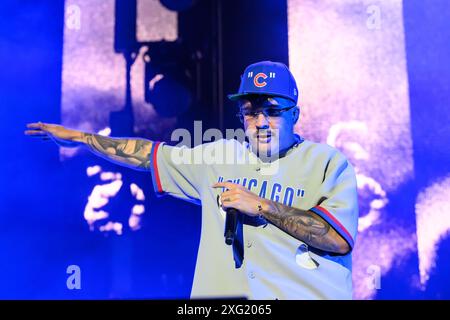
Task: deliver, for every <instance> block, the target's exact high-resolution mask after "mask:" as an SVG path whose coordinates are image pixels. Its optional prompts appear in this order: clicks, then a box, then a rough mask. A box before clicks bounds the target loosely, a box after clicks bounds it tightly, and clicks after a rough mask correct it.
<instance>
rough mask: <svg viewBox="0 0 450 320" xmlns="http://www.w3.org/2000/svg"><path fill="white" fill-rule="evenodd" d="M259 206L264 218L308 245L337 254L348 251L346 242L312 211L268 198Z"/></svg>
mask: <svg viewBox="0 0 450 320" xmlns="http://www.w3.org/2000/svg"><path fill="white" fill-rule="evenodd" d="M261 208H262V210H261V214H262V216H263V217H264V218H266V219H267V220H269V221H270V222H272V223H273V224H274V225H276V226H277V227H278V228H280V229H282V230H284V231H285V232H287V233H289V234H290V235H291V236H293V237H295V238H297V239H299V240H301V241H304V242H305V243H306V244H308V245H309V246H312V247H314V248H317V249H320V250H323V251H327V252H334V253H339V254H347V253H348V252H349V251H350V246H349V245H348V243H347V242H346V241H345V240H344V239H343V238H342V237H341V236H340V235H339V234H338V233H337V232H336V230H334V229H333V228H332V227H331V226H330V225H329V224H328V222H326V221H325V220H324V219H322V218H321V217H320V216H318V215H317V214H315V213H314V212H311V211H305V210H301V209H297V208H293V207H288V206H285V205H283V204H281V203H278V202H275V201H270V200H266V201H264V205H262V206H261Z"/></svg>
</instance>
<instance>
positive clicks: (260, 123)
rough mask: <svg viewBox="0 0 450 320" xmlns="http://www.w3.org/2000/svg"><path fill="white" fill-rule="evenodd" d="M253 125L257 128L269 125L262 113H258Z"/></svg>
mask: <svg viewBox="0 0 450 320" xmlns="http://www.w3.org/2000/svg"><path fill="white" fill-rule="evenodd" d="M255 126H256V127H257V128H259V129H266V128H268V127H269V121H267V118H266V116H265V115H264V114H262V113H258V115H257V116H256V119H255Z"/></svg>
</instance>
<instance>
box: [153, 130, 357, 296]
mask: <svg viewBox="0 0 450 320" xmlns="http://www.w3.org/2000/svg"><path fill="white" fill-rule="evenodd" d="M230 153H232V157H229V155H230ZM224 154H225V155H226V156H225V157H220V156H218V155H224ZM205 155H207V156H205ZM211 155H213V156H212V157H211ZM214 156H215V158H214ZM224 159H225V161H224ZM230 159H232V161H230ZM151 166H152V169H151V171H152V179H153V184H154V188H155V190H156V192H157V194H159V195H164V194H170V195H172V196H175V197H177V198H181V199H185V200H188V201H190V202H194V203H196V204H199V205H202V225H201V237H200V245H199V249H198V256H197V264H196V268H195V275H194V282H193V287H192V292H191V298H213V297H243V296H245V297H247V298H249V299H351V298H352V275H351V253H349V254H347V255H335V254H330V253H327V252H323V251H321V250H318V249H315V248H312V247H309V246H308V245H307V244H306V243H304V242H302V241H300V240H298V239H296V238H294V237H292V236H290V235H289V234H288V233H286V232H284V231H282V230H281V229H279V228H278V227H276V226H275V225H272V224H270V223H246V224H244V227H243V234H244V241H243V243H244V252H245V258H244V261H243V264H242V266H241V267H240V268H235V264H234V260H233V251H232V246H227V245H226V244H225V242H224V224H225V212H224V211H223V209H222V208H221V206H220V203H218V198H219V197H218V196H219V195H220V194H221V193H222V192H223V191H224V189H223V188H212V187H211V186H212V185H213V184H214V183H216V182H223V181H230V182H234V183H237V184H241V185H243V186H245V187H247V188H248V189H249V190H251V191H252V192H254V193H256V194H257V195H259V196H260V197H263V198H266V199H271V200H273V201H278V202H281V203H283V204H285V205H288V206H292V207H296V208H299V209H303V210H310V211H313V212H315V213H316V214H318V215H319V216H321V217H322V218H323V219H325V220H326V221H327V222H328V223H329V224H330V225H331V226H332V227H333V228H334V229H335V230H336V231H337V232H338V233H339V234H340V235H341V236H342V237H343V238H344V239H345V240H346V241H347V242H348V244H349V245H350V247H351V248H353V245H354V240H355V236H356V232H357V222H358V205H357V192H356V178H355V173H354V170H353V168H352V166H351V165H350V163H349V162H348V160H347V159H346V158H345V157H344V156H343V155H342V154H341V153H340V152H338V151H337V150H336V149H334V148H332V147H330V146H328V145H325V144H319V143H314V142H311V141H308V140H304V141H303V142H302V143H300V144H298V145H297V146H296V147H294V148H292V149H291V150H290V151H289V152H288V153H287V154H286V155H285V156H284V157H282V158H280V159H278V160H276V161H274V162H273V163H271V164H269V165H268V164H264V163H262V162H261V161H260V160H259V159H258V158H257V157H256V156H255V155H254V154H253V153H252V152H251V151H250V150H249V148H248V145H247V143H240V142H238V141H237V140H233V139H231V140H224V139H222V140H218V141H215V142H212V143H206V144H203V145H200V146H197V147H194V148H187V147H173V146H169V145H166V144H164V143H154V145H153V148H152V152H151ZM264 166H265V167H264ZM267 166H269V167H270V168H273V167H274V168H275V169H274V170H272V171H270V170H267V169H268V168H267ZM270 168H269V169H270ZM264 169H265V170H264ZM268 172H269V173H270V174H268Z"/></svg>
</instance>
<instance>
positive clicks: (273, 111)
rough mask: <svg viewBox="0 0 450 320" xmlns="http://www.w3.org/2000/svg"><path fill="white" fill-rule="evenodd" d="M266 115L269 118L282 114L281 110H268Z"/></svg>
mask: <svg viewBox="0 0 450 320" xmlns="http://www.w3.org/2000/svg"><path fill="white" fill-rule="evenodd" d="M266 114H267V115H268V116H269V117H277V116H279V115H280V114H281V112H280V111H279V110H275V109H268V110H266Z"/></svg>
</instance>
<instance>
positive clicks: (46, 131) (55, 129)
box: [25, 122, 153, 171]
mask: <svg viewBox="0 0 450 320" xmlns="http://www.w3.org/2000/svg"><path fill="white" fill-rule="evenodd" d="M27 127H28V128H30V129H32V130H27V131H25V134H26V135H30V136H35V137H41V138H42V139H44V140H49V139H52V140H53V141H55V142H56V143H57V144H58V145H60V146H62V147H76V146H78V145H85V146H87V147H88V148H89V149H90V150H91V151H92V152H93V153H95V154H96V155H98V156H100V157H102V158H104V159H106V160H108V161H111V162H113V163H116V164H118V165H121V166H125V167H128V168H131V169H134V170H139V171H149V170H150V152H151V150H152V144H153V142H152V141H150V140H146V139H141V138H111V137H105V136H101V135H98V134H92V133H85V132H82V131H77V130H71V129H67V128H64V127H63V126H60V125H57V124H48V123H41V122H38V123H29V124H28V125H27Z"/></svg>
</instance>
